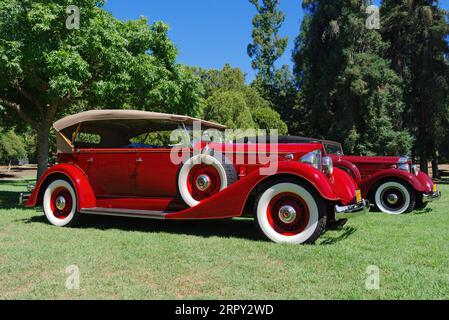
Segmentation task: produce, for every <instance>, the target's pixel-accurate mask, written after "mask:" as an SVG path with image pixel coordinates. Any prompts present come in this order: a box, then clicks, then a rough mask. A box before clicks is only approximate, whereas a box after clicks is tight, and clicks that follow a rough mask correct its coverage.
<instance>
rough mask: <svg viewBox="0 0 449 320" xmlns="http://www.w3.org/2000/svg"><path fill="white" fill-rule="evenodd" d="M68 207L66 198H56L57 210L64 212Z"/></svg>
mask: <svg viewBox="0 0 449 320" xmlns="http://www.w3.org/2000/svg"><path fill="white" fill-rule="evenodd" d="M65 206H66V200H65V198H64V197H62V196H60V197H57V198H56V208H57V209H58V210H64V209H65Z"/></svg>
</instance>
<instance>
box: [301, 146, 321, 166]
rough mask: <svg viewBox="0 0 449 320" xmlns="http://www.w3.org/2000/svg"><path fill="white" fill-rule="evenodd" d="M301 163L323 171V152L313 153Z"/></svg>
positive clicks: (302, 159) (303, 158)
mask: <svg viewBox="0 0 449 320" xmlns="http://www.w3.org/2000/svg"><path fill="white" fill-rule="evenodd" d="M300 161H301V162H302V163H307V164H310V165H312V166H313V167H314V168H315V169H318V170H321V151H320V150H315V151H312V152H310V153H308V154H306V155H305V156H303V157H302V158H301V160H300Z"/></svg>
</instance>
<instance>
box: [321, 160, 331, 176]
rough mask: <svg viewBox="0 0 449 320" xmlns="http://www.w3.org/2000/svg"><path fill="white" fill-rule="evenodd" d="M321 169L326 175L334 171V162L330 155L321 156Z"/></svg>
mask: <svg viewBox="0 0 449 320" xmlns="http://www.w3.org/2000/svg"><path fill="white" fill-rule="evenodd" d="M323 171H324V173H325V174H327V175H331V174H332V173H333V172H334V163H333V161H332V158H331V157H323Z"/></svg>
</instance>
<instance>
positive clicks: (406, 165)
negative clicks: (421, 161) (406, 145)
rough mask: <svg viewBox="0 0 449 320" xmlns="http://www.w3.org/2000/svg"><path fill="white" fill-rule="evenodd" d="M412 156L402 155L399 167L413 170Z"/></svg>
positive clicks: (404, 169) (403, 169) (407, 170)
mask: <svg viewBox="0 0 449 320" xmlns="http://www.w3.org/2000/svg"><path fill="white" fill-rule="evenodd" d="M410 160H411V159H410V158H409V157H400V158H399V160H398V169H399V170H402V171H406V172H411V169H410V164H409V162H410Z"/></svg>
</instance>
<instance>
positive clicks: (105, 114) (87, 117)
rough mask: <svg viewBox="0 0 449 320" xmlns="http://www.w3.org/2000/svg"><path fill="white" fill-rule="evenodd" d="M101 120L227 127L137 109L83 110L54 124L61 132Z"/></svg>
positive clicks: (190, 118)
mask: <svg viewBox="0 0 449 320" xmlns="http://www.w3.org/2000/svg"><path fill="white" fill-rule="evenodd" d="M101 120H156V121H157V120H165V121H173V122H182V123H184V124H186V125H192V124H193V123H194V122H195V121H199V122H200V123H201V125H202V126H204V127H206V128H214V129H225V128H226V126H223V125H221V124H218V123H214V122H209V121H204V120H200V119H195V118H192V117H189V116H179V115H174V114H166V113H158V112H148V111H137V110H91V111H86V112H81V113H78V114H75V115H71V116H68V117H65V118H63V119H61V120H59V121H57V122H55V123H54V124H53V127H54V128H55V129H56V131H58V132H60V131H62V130H64V129H66V128H69V127H71V126H74V125H78V124H80V123H83V122H91V121H101Z"/></svg>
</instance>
